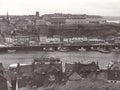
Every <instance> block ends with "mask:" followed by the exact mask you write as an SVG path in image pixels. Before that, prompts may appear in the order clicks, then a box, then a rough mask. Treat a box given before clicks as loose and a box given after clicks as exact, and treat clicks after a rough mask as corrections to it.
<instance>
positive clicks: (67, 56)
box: [0, 51, 120, 68]
mask: <svg viewBox="0 0 120 90" xmlns="http://www.w3.org/2000/svg"><path fill="white" fill-rule="evenodd" d="M42 56H44V57H48V56H54V57H58V58H60V59H61V60H62V61H64V62H69V63H71V62H72V63H73V62H78V61H80V62H81V63H89V62H91V61H95V62H97V61H98V62H99V65H100V68H104V67H105V65H107V64H108V63H109V62H110V61H120V54H115V53H110V54H103V53H99V52H92V51H90V52H47V53H45V52H40V51H30V52H16V53H1V54H0V62H2V63H3V64H4V67H7V66H9V65H10V64H13V63H31V62H32V61H33V58H35V57H42Z"/></svg>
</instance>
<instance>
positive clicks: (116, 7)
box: [0, 0, 120, 16]
mask: <svg viewBox="0 0 120 90" xmlns="http://www.w3.org/2000/svg"><path fill="white" fill-rule="evenodd" d="M36 11H39V13H40V15H43V14H51V13H65V14H88V15H101V16H120V0H0V15H6V14H7V12H8V13H9V15H34V14H35V12H36Z"/></svg>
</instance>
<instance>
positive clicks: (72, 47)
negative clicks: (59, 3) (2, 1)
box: [0, 11, 120, 90]
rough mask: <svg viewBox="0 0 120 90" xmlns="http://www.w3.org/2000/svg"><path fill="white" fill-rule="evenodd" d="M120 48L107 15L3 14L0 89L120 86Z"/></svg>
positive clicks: (119, 27) (119, 32) (110, 89)
mask: <svg viewBox="0 0 120 90" xmlns="http://www.w3.org/2000/svg"><path fill="white" fill-rule="evenodd" d="M42 53H43V54H42ZM119 54H120V22H115V21H109V20H108V19H107V18H105V17H103V16H99V15H87V14H63V13H54V14H44V15H40V14H39V12H38V11H37V12H36V13H35V14H33V15H9V13H7V14H6V15H0V90H120V85H119V84H120V61H119V60H120V55H119ZM47 55H48V56H47ZM52 55H53V56H52ZM49 56H50V57H49Z"/></svg>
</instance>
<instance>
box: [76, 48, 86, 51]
mask: <svg viewBox="0 0 120 90" xmlns="http://www.w3.org/2000/svg"><path fill="white" fill-rule="evenodd" d="M77 50H78V51H86V49H85V48H83V47H81V48H78V49H77Z"/></svg>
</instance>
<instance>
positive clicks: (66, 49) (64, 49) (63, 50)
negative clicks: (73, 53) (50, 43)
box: [58, 47, 69, 52]
mask: <svg viewBox="0 0 120 90" xmlns="http://www.w3.org/2000/svg"><path fill="white" fill-rule="evenodd" d="M58 51H61V52H67V51H69V49H68V47H58Z"/></svg>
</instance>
